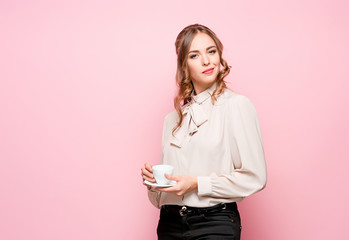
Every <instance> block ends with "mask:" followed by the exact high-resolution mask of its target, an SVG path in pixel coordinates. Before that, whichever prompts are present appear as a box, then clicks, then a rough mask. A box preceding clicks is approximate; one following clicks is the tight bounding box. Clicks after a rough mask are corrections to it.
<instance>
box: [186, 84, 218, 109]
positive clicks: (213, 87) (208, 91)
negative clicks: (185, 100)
mask: <svg viewBox="0 0 349 240" xmlns="http://www.w3.org/2000/svg"><path fill="white" fill-rule="evenodd" d="M216 87H217V82H214V83H213V84H212V85H211V86H210V87H209V88H207V89H206V90H205V91H203V92H201V93H199V94H197V95H194V94H192V99H193V101H194V102H196V103H198V104H201V103H203V102H205V101H206V100H207V99H208V98H210V97H211V96H212V94H213V92H214V90H216Z"/></svg>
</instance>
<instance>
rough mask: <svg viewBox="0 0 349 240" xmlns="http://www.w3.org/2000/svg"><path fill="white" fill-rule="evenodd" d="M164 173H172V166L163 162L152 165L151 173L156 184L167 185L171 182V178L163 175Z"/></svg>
mask: <svg viewBox="0 0 349 240" xmlns="http://www.w3.org/2000/svg"><path fill="white" fill-rule="evenodd" d="M165 173H166V174H168V175H172V173H173V166H171V165H164V164H162V165H155V166H153V175H154V178H155V180H156V183H157V184H159V185H168V184H170V183H171V180H169V179H167V178H166V177H165Z"/></svg>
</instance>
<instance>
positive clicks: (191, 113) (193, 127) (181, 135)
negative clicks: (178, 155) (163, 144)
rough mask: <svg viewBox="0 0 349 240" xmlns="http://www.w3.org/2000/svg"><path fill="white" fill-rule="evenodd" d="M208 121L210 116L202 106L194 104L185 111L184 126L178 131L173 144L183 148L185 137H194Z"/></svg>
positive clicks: (173, 138)
mask: <svg viewBox="0 0 349 240" xmlns="http://www.w3.org/2000/svg"><path fill="white" fill-rule="evenodd" d="M207 120H208V116H207V114H206V112H205V111H204V109H203V108H202V106H201V105H200V104H198V103H196V102H193V103H191V104H189V105H188V106H186V107H185V108H184V110H183V122H182V126H181V127H180V128H178V129H177V131H176V133H175V137H173V136H172V141H171V143H172V144H174V145H176V146H177V147H181V146H182V143H183V141H184V139H185V137H187V136H188V135H189V136H192V135H194V134H195V133H196V132H197V131H198V128H199V127H200V126H201V125H202V124H204V123H205V122H206V121H207Z"/></svg>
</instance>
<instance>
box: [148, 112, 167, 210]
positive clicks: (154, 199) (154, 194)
mask: <svg viewBox="0 0 349 240" xmlns="http://www.w3.org/2000/svg"><path fill="white" fill-rule="evenodd" d="M166 119H167V116H166V117H165V119H164V123H163V127H162V139H161V161H160V163H161V164H162V163H163V160H164V142H165V134H166V132H167V129H166V128H167V125H166V122H167V121H166ZM148 198H149V201H150V202H151V203H152V204H153V205H154V206H155V207H156V208H160V198H161V192H159V191H154V190H152V189H148Z"/></svg>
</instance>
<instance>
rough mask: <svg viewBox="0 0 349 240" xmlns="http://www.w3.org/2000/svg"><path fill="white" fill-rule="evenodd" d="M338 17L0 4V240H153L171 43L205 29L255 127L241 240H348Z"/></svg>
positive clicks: (225, 8) (246, 8) (341, 21)
mask: <svg viewBox="0 0 349 240" xmlns="http://www.w3.org/2000/svg"><path fill="white" fill-rule="evenodd" d="M348 9H349V3H348V1H339V0H337V1H334V0H327V1H310V0H302V1H294V0H293V1H278V0H274V1H271V0H267V1H216V2H214V1H202V0H200V1H184V0H181V1H162V0H159V1H129V2H128V3H126V1H86V0H84V1H82V0H81V1H70V0H69V1H68V0H66V1H50V2H49V1H46V0H42V1H37V0H35V1H34V0H33V1H1V3H0V32H1V38H0V80H1V82H0V83H1V85H0V137H1V138H0V161H1V162H0V164H1V165H0V239H2V240H14V239H16V240H22V239H33V240H34V239H35V240H41V239H43V240H46V239H50V240H58V239H59V240H61V239H66V240H75V239H84V240H92V239H94V240H95V239H103V240H109V239H131V240H133V239H155V238H156V233H155V230H156V226H157V221H158V210H157V209H155V208H153V207H152V205H151V204H150V203H149V202H148V199H147V196H146V190H145V188H144V186H143V185H142V183H141V176H140V168H141V166H142V164H143V163H144V162H146V161H150V162H152V163H154V164H156V163H158V162H159V161H160V144H161V131H162V123H163V117H164V116H165V114H166V113H168V112H169V111H172V109H173V107H172V98H173V96H174V94H175V90H176V88H175V82H174V74H175V64H176V56H175V49H174V41H175V38H176V36H177V34H178V33H179V31H180V30H181V29H182V28H184V27H185V26H187V25H189V24H192V23H201V24H204V25H207V26H208V27H210V28H212V29H213V30H214V31H215V32H216V33H217V35H218V36H219V37H220V38H221V40H222V42H223V44H224V46H225V50H224V57H225V59H226V60H227V61H228V63H229V64H230V65H231V66H232V69H231V70H232V71H231V74H230V75H229V76H228V77H227V79H226V80H227V81H228V82H229V87H230V88H231V89H233V90H235V91H237V92H239V93H241V94H244V95H246V96H248V97H249V98H250V99H251V100H252V102H253V103H254V104H255V106H256V109H257V111H258V114H259V119H260V124H261V129H262V135H263V140H264V147H265V154H266V160H267V166H268V184H267V187H266V189H265V190H264V191H262V192H260V193H258V194H256V195H254V196H251V197H249V198H247V199H245V200H244V201H243V202H241V203H240V204H239V209H240V212H241V215H242V221H243V233H242V235H243V236H242V239H244V240H252V239H272V240H274V239H275V240H280V239H282V240H289V239H290V240H291V239H292V240H293V239H317V240H321V239H348V238H349V233H348V230H347V223H348V219H347V216H348V213H349V211H348V202H349V193H348V180H349V179H348V170H349V169H348V168H349V163H348V160H349V154H348V142H349V128H348V121H349V107H348V103H349V101H348V100H349V97H348V90H349V89H348V87H349V83H348V80H349V71H348V67H349V64H348V63H349V45H348V42H349V17H348V16H349V15H348Z"/></svg>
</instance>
